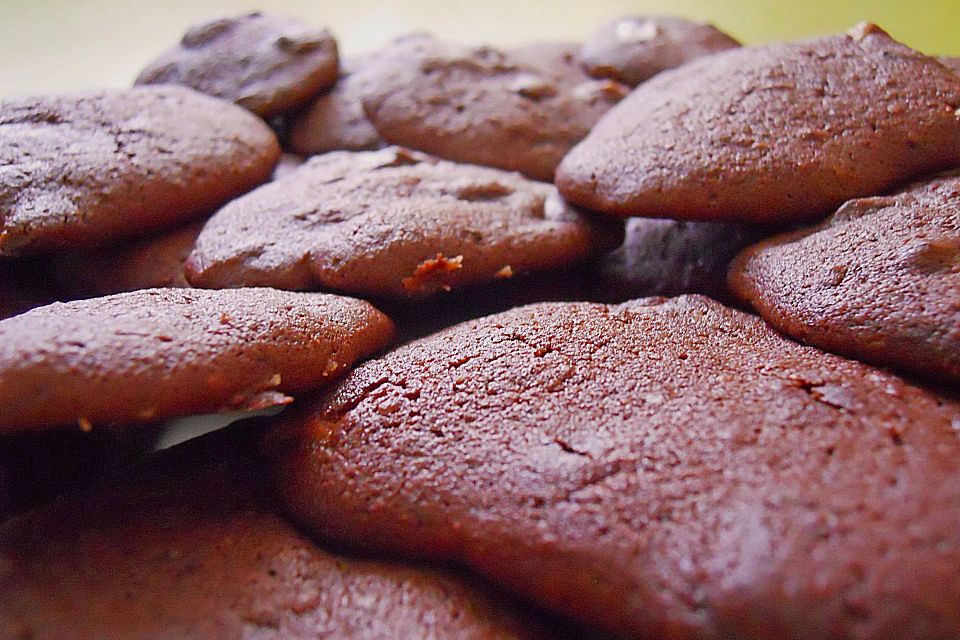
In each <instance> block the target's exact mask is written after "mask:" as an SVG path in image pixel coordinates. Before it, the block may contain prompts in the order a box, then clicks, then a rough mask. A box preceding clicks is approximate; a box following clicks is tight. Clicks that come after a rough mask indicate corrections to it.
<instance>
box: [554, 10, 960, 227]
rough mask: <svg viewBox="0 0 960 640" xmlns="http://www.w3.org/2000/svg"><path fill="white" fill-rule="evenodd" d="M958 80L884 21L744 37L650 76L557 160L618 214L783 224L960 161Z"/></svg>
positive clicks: (575, 187) (577, 185)
mask: <svg viewBox="0 0 960 640" xmlns="http://www.w3.org/2000/svg"><path fill="white" fill-rule="evenodd" d="M958 109H960V77H958V76H956V75H954V74H953V73H950V72H949V71H947V70H946V69H945V68H944V67H943V66H941V65H940V64H937V63H936V62H935V61H934V60H932V59H931V58H928V57H926V56H924V55H922V54H920V53H918V52H916V51H914V50H913V49H910V48H909V47H906V46H904V45H902V44H900V43H898V42H896V41H894V40H892V39H891V38H890V37H889V36H888V35H887V34H886V33H885V32H883V31H882V30H881V29H880V28H879V27H876V26H875V25H871V24H861V25H858V26H856V27H854V28H853V29H851V30H850V31H849V32H848V33H847V34H844V35H838V36H831V37H827V38H820V39H817V40H810V41H806V42H796V43H788V44H771V45H767V46H763V47H744V48H741V49H734V50H731V51H727V52H724V53H719V54H716V55H713V56H708V57H706V58H701V59H699V60H695V61H693V62H690V63H688V64H686V65H684V66H682V67H679V68H677V69H674V70H671V71H665V72H663V73H661V74H659V75H657V76H656V77H655V78H653V79H652V80H650V81H648V82H646V83H644V84H642V85H641V86H640V87H638V88H637V89H636V90H635V91H634V92H633V93H631V94H630V96H629V97H628V98H627V99H625V100H624V101H623V102H621V103H620V104H619V105H617V106H616V107H615V108H614V109H612V110H611V111H610V112H609V113H608V114H607V115H606V116H605V117H604V118H603V119H602V120H601V121H600V122H599V123H598V124H597V126H596V127H594V129H593V131H592V132H591V133H590V135H589V137H587V139H586V140H584V141H583V142H582V143H580V144H579V145H578V146H577V147H576V148H575V149H574V150H573V151H571V152H570V154H569V155H567V157H566V158H564V160H563V164H562V165H561V166H560V168H559V170H558V172H557V186H558V187H559V188H560V191H561V193H563V194H564V196H566V197H567V198H568V199H569V200H570V201H571V202H573V203H576V204H579V205H582V206H584V207H588V208H591V209H595V210H598V211H603V212H606V213H610V214H614V215H619V216H644V217H651V218H664V217H669V218H675V219H681V220H687V219H689V220H703V221H729V222H736V221H744V222H746V221H754V222H768V223H775V224H782V225H788V224H791V223H795V222H803V221H811V220H816V219H817V218H819V217H821V216H822V215H824V214H826V213H828V212H829V211H831V210H833V209H835V208H836V207H838V206H839V205H840V204H842V203H843V202H844V201H846V200H848V199H850V198H854V197H858V196H866V195H875V194H877V193H882V192H883V191H885V190H887V189H889V188H891V187H893V186H895V185H896V184H897V183H899V182H902V181H904V180H907V179H910V178H913V177H917V176H921V175H924V174H926V173H929V172H932V171H937V170H941V169H948V168H952V167H954V166H957V165H958V164H960V110H958Z"/></svg>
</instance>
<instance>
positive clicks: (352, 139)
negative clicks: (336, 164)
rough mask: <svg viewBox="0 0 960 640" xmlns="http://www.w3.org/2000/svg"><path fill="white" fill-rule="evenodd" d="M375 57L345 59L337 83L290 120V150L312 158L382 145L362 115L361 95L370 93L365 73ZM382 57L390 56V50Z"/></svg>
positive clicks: (376, 147) (378, 135) (374, 130)
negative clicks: (312, 156) (317, 155)
mask: <svg viewBox="0 0 960 640" xmlns="http://www.w3.org/2000/svg"><path fill="white" fill-rule="evenodd" d="M374 55H376V54H372V55H368V56H361V57H358V58H352V59H347V60H345V61H344V63H343V66H342V67H341V68H340V77H339V79H338V80H337V83H336V84H335V85H334V86H333V87H332V88H331V89H330V90H329V91H327V92H326V93H324V94H323V95H321V96H319V97H318V98H317V99H316V100H314V101H313V102H312V103H311V104H310V106H308V107H307V108H306V109H304V110H303V112H301V113H300V114H298V115H297V116H295V117H294V118H293V121H292V122H291V123H290V136H289V138H290V148H291V149H292V150H294V151H296V152H297V153H302V154H304V155H313V154H317V153H327V152H328V151H340V150H347V151H366V150H370V149H378V148H380V147H382V146H384V142H383V140H382V139H381V138H380V134H379V133H377V130H376V129H375V128H374V126H373V124H371V123H370V121H369V120H367V116H366V114H364V113H363V96H364V95H365V94H366V93H367V91H369V90H370V87H369V84H370V74H369V72H368V70H369V68H370V66H371V63H372V61H373V60H374ZM382 55H386V56H389V55H390V54H389V50H387V51H385V52H384V53H383V54H382ZM365 72H367V73H365Z"/></svg>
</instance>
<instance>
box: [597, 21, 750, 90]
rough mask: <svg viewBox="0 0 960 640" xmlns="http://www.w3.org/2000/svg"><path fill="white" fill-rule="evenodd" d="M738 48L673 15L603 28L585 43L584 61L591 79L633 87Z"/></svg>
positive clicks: (612, 23) (707, 26)
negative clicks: (667, 72)
mask: <svg viewBox="0 0 960 640" xmlns="http://www.w3.org/2000/svg"><path fill="white" fill-rule="evenodd" d="M739 46H740V43H739V42H737V41H736V40H734V39H733V38H731V37H730V36H728V35H727V34H725V33H724V32H723V31H720V30H719V29H717V28H716V27H715V26H713V25H712V24H704V23H700V22H693V21H691V20H684V19H683V18H676V17H672V16H623V17H620V18H616V19H614V20H611V21H610V22H607V23H606V24H604V25H603V26H601V27H600V28H599V29H598V30H597V31H596V32H595V33H594V34H593V35H592V36H591V37H590V39H589V40H587V42H586V43H584V45H583V49H582V50H581V51H580V59H581V60H583V66H584V68H585V69H586V70H587V71H588V72H589V73H590V74H591V75H593V76H596V77H598V78H612V79H614V80H618V81H620V82H624V83H626V84H628V85H630V86H633V87H635V86H637V85H638V84H640V83H641V82H643V81H644V80H647V79H648V78H651V77H653V76H655V75H657V74H658V73H660V72H661V71H666V70H667V69H673V68H674V67H679V66H680V65H682V64H684V63H687V62H690V61H691V60H694V59H696V58H701V57H703V56H708V55H711V54H714V53H718V52H720V51H726V50H727V49H735V48H737V47H739Z"/></svg>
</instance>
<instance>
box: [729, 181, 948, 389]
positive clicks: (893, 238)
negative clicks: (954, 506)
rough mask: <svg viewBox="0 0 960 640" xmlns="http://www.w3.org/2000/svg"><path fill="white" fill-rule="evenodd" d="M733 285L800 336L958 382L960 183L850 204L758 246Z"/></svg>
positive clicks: (736, 267) (736, 270)
mask: <svg viewBox="0 0 960 640" xmlns="http://www.w3.org/2000/svg"><path fill="white" fill-rule="evenodd" d="M730 285H731V288H732V289H733V290H734V291H735V292H737V294H738V295H739V296H740V297H741V298H742V299H743V300H745V301H746V302H748V303H749V304H751V305H753V307H755V308H756V309H757V310H758V311H759V312H760V314H761V315H762V316H763V317H764V318H765V319H766V320H767V321H769V322H770V323H771V324H773V325H774V326H776V327H777V328H778V329H780V330H781V331H783V332H784V333H786V334H787V335H790V336H793V337H794V338H797V339H798V340H802V341H804V342H807V343H809V344H812V345H815V346H818V347H820V348H821V349H826V350H827V351H833V352H835V353H840V354H843V355H846V356H849V357H852V358H857V359H859V360H864V361H867V362H873V363H875V364H880V365H883V366H888V367H893V368H895V369H901V370H903V371H907V372H910V373H913V374H916V375H919V376H923V377H927V378H930V379H932V380H934V381H938V382H950V383H953V384H957V383H960V177H958V176H952V177H942V178H935V179H933V180H930V181H927V182H923V183H919V184H915V185H911V186H910V187H908V188H907V189H906V190H905V191H903V192H900V193H897V194H894V195H891V196H884V197H874V198H861V199H859V200H851V201H849V202H847V203H846V204H844V205H843V206H842V207H840V209H839V210H838V211H837V212H836V213H835V214H834V215H833V216H832V217H830V218H829V219H828V220H827V221H825V222H824V223H823V224H821V225H819V226H817V227H814V228H812V229H807V230H803V231H799V232H796V233H792V234H786V235H783V236H779V237H776V238H772V239H770V240H767V241H764V242H761V243H760V244H758V245H755V246H753V247H750V248H749V249H747V250H745V251H744V252H743V253H742V254H741V255H740V256H738V257H737V259H736V261H735V262H734V264H733V265H731V269H730Z"/></svg>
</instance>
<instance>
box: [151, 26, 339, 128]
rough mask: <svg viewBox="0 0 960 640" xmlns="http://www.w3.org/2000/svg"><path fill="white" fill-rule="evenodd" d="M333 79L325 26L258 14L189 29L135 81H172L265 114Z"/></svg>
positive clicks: (331, 44) (294, 103)
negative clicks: (175, 44) (314, 25)
mask: <svg viewBox="0 0 960 640" xmlns="http://www.w3.org/2000/svg"><path fill="white" fill-rule="evenodd" d="M336 79H337V43H336V41H335V40H334V39H333V36H331V35H330V33H329V32H328V31H326V30H325V29H315V28H313V27H310V26H308V25H305V24H303V23H302V22H300V21H299V20H295V19H293V18H287V17H283V16H276V15H265V14H262V13H248V14H245V15H241V16H235V17H230V18H219V19H217V20H211V21H209V22H204V23H202V24H198V25H196V26H194V27H191V28H190V30H189V31H187V33H186V34H185V35H184V36H183V39H182V40H181V41H180V43H179V44H178V45H177V46H175V47H174V48H172V49H170V50H169V51H167V52H165V53H163V54H162V55H161V56H160V57H159V58H157V59H156V60H154V61H153V62H152V63H150V65H149V66H147V68H146V69H144V70H143V72H142V73H141V74H140V76H139V77H138V78H137V80H136V84H177V85H182V86H185V87H190V88H191V89H195V90H197V91H199V92H201V93H206V94H208V95H212V96H216V97H218V98H223V99H225V100H230V101H231V102H236V103H237V104H239V105H241V106H243V107H246V108H247V109H249V110H250V111H253V112H254V113H256V114H257V115H259V116H262V117H264V118H269V117H272V116H276V115H279V114H282V113H284V112H287V111H290V110H292V109H296V108H297V107H300V106H301V105H303V104H305V103H306V102H307V101H309V100H310V99H311V98H313V97H314V96H316V95H317V94H318V93H320V92H321V91H323V90H324V89H326V88H328V87H330V86H332V85H333V83H334V82H336Z"/></svg>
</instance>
